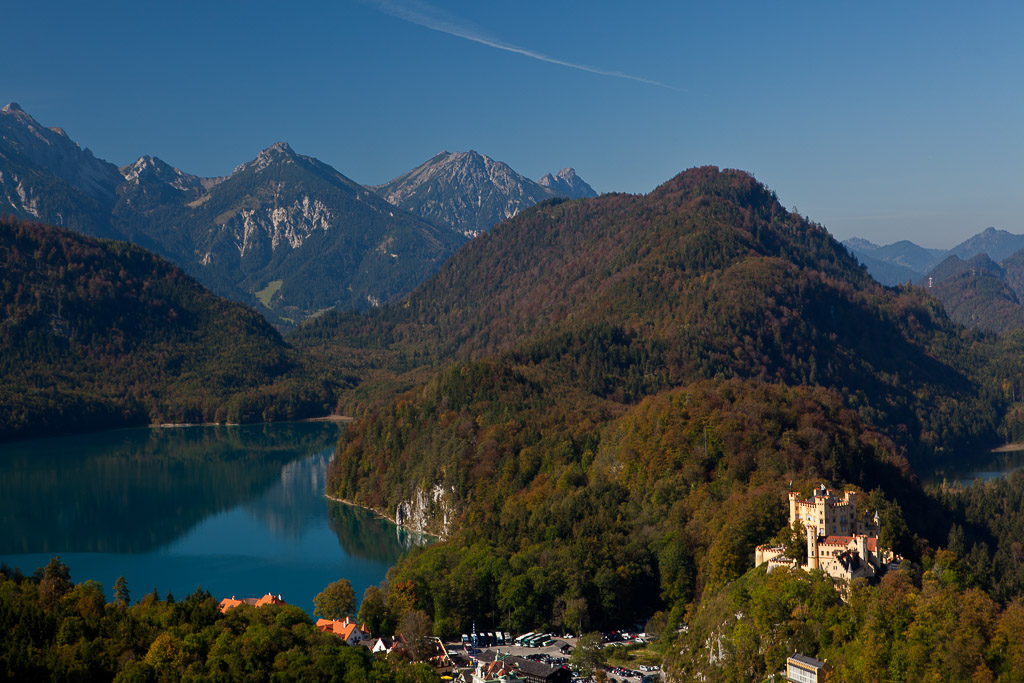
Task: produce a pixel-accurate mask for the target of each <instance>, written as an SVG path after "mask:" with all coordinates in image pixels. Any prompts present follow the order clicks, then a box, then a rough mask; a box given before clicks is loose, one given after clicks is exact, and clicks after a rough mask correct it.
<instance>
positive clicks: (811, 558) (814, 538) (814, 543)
mask: <svg viewBox="0 0 1024 683" xmlns="http://www.w3.org/2000/svg"><path fill="white" fill-rule="evenodd" d="M807 568H808V569H817V568H818V528H817V527H815V526H809V527H807Z"/></svg>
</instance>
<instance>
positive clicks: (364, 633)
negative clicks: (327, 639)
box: [316, 617, 371, 645]
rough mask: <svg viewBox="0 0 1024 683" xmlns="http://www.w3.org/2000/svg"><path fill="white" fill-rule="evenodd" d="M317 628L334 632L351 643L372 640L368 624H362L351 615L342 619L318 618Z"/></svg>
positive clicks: (326, 631)
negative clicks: (357, 622)
mask: <svg viewBox="0 0 1024 683" xmlns="http://www.w3.org/2000/svg"><path fill="white" fill-rule="evenodd" d="M316 628H317V630H318V631H322V632H324V633H333V634H334V635H336V636H338V637H339V638H341V639H342V640H344V641H345V642H346V643H347V644H349V645H358V644H359V643H361V642H363V641H364V640H370V638H371V636H370V632H369V631H368V630H367V629H366V624H363V625H362V626H360V625H358V624H356V622H354V621H353V620H352V619H351V618H350V617H345V618H344V619H341V620H336V619H317V620H316Z"/></svg>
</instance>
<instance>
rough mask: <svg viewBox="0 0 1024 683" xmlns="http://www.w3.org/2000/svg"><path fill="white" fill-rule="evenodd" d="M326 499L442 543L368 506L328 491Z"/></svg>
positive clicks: (434, 537) (436, 537)
mask: <svg viewBox="0 0 1024 683" xmlns="http://www.w3.org/2000/svg"><path fill="white" fill-rule="evenodd" d="M324 498H326V499H327V500H332V501H334V502H335V503H341V504H342V505H351V506H352V507H355V508H360V509H363V510H366V511H367V512H369V513H371V514H372V515H373V516H374V517H377V518H379V519H383V520H384V521H385V522H387V523H388V524H394V525H395V528H396V529H400V530H402V531H404V532H405V533H407V534H412V535H415V536H421V537H424V538H431V539H434V540H435V541H440V540H441V537H440V536H435V535H434V534H428V533H427V532H426V531H416V530H415V529H410V528H409V527H407V526H403V525H401V524H398V523H397V522H395V520H393V519H391V518H390V517H387V516H385V515H384V513H382V512H378V511H377V510H374V509H373V508H371V507H367V506H366V505H360V504H359V503H353V502H352V501H350V500H345V499H344V498H337V497H335V496H332V495H331V494H329V493H327V492H326V491H325V492H324Z"/></svg>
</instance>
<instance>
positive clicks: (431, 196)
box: [371, 149, 556, 236]
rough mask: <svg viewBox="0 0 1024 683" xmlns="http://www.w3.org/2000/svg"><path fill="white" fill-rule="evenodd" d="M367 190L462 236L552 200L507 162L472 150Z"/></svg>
mask: <svg viewBox="0 0 1024 683" xmlns="http://www.w3.org/2000/svg"><path fill="white" fill-rule="evenodd" d="M371 189H373V190H374V191H375V192H376V193H377V194H379V195H380V196H381V197H383V198H384V199H386V200H387V201H388V202H390V203H391V204H394V205H395V206H398V207H399V208H403V209H406V210H408V211H412V212H413V213H415V214H417V215H419V216H421V217H423V218H426V219H427V220H429V221H431V222H433V223H436V224H438V225H446V226H448V227H450V228H451V229H452V230H455V231H456V232H458V233H461V234H463V235H467V236H473V235H478V234H480V233H481V232H485V231H487V230H490V229H491V226H493V225H495V224H496V223H499V222H501V221H503V220H505V219H506V218H511V217H512V216H514V215H516V214H517V213H519V212H520V211H522V210H523V209H526V208H529V207H531V206H533V205H534V204H536V203H537V202H541V201H544V200H545V199H550V198H551V197H554V196H556V193H553V192H552V191H550V190H548V189H547V188H544V187H541V186H540V185H538V184H537V183H535V182H533V181H532V180H530V179H529V178H527V177H525V176H523V175H520V174H519V173H517V172H516V171H515V170H513V169H512V167H510V166H509V165H508V164H506V163H504V162H501V161H497V160H495V159H492V158H491V157H489V156H487V155H485V154H481V153H480V152H477V151H476V150H472V149H471V150H469V151H468V152H448V151H444V152H441V153H440V154H437V155H435V156H434V157H431V158H430V159H428V160H427V161H425V162H424V163H422V164H420V165H419V166H417V167H416V168H414V169H412V170H411V171H409V172H407V173H404V174H402V175H400V176H398V177H397V178H395V179H394V180H392V181H391V182H389V183H385V184H384V185H378V186H376V187H373V188H371Z"/></svg>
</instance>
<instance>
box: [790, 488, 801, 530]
mask: <svg viewBox="0 0 1024 683" xmlns="http://www.w3.org/2000/svg"><path fill="white" fill-rule="evenodd" d="M799 500H800V494H799V493H797V492H796V491H790V492H789V526H793V522H795V521H796V520H798V519H799V518H800V517H799V514H800V513H798V512H797V502H798V501H799Z"/></svg>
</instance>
